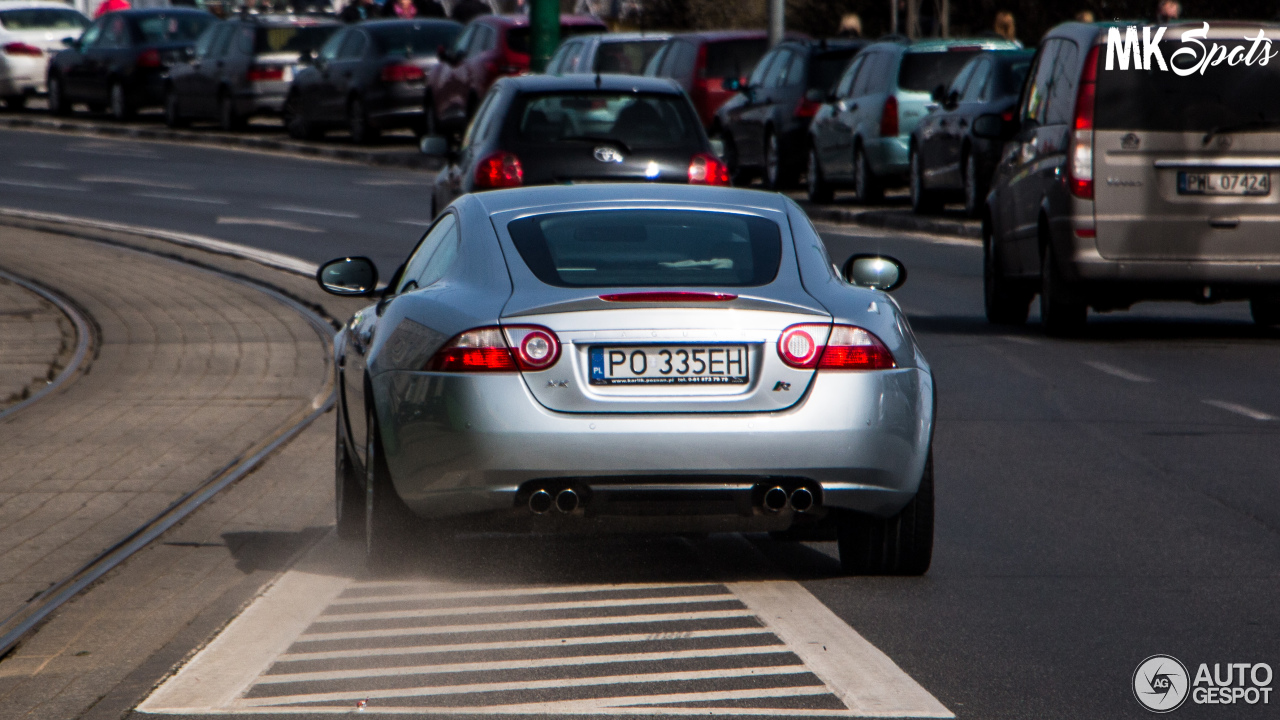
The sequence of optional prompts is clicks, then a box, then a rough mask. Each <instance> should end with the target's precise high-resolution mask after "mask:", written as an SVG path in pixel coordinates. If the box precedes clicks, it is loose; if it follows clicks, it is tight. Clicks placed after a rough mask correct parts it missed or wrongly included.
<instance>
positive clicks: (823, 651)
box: [138, 541, 952, 717]
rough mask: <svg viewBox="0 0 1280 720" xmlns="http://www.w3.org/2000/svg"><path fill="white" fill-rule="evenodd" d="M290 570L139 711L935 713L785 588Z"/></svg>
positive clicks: (782, 584) (892, 671) (915, 688)
mask: <svg viewBox="0 0 1280 720" xmlns="http://www.w3.org/2000/svg"><path fill="white" fill-rule="evenodd" d="M326 548H327V550H326ZM342 551H343V548H342V547H341V544H340V543H337V542H336V541H326V542H325V543H322V544H321V546H319V547H318V548H317V549H316V550H315V551H313V552H312V555H316V554H317V553H324V552H342ZM305 565H306V562H305V561H304V562H303V563H302V564H301V565H300V566H299V568H297V569H294V570H291V571H289V572H287V573H286V574H285V575H284V576H283V577H282V578H281V579H280V580H279V581H278V582H277V583H276V585H275V586H274V587H272V588H271V589H270V590H269V591H267V592H266V593H265V594H264V595H263V596H261V597H260V598H259V599H258V600H257V601H255V602H254V603H253V604H252V605H251V606H250V607H249V608H248V610H247V611H246V612H245V613H244V614H242V615H241V616H240V617H239V618H237V619H236V620H235V621H234V622H233V623H232V624H231V625H230V626H228V627H227V629H226V630H224V632H223V633H222V634H221V635H220V636H219V637H218V638H217V639H215V640H214V641H213V642H212V643H210V645H209V646H208V647H206V648H205V649H204V650H202V651H201V652H200V653H199V654H197V655H196V656H195V657H194V658H193V659H192V660H191V661H190V662H189V663H188V664H187V665H186V666H185V667H183V668H182V669H181V670H180V671H179V672H178V673H177V674H175V675H174V676H173V677H171V678H170V679H169V680H168V681H167V682H166V683H164V684H163V685H161V686H160V687H159V688H158V689H157V690H156V691H155V692H154V693H153V694H152V696H151V697H149V698H148V699H147V700H146V701H145V702H144V703H143V704H142V705H141V706H140V707H139V708H138V709H139V711H141V712H149V713H181V714H184V715H198V714H219V715H227V714H232V715H235V714H243V715H261V714H277V713H288V714H304V715H305V714H308V713H312V714H315V715H317V716H319V715H328V714H334V713H349V712H366V713H374V712H376V713H387V714H404V713H410V714H424V715H426V714H430V715H459V716H486V715H492V716H496V715H549V714H550V715H610V716H613V715H631V716H652V715H663V716H683V715H719V716H743V717H748V716H795V717H827V716H831V717H857V716H875V717H885V716H895V717H952V715H951V713H950V712H949V711H947V709H946V708H945V707H943V706H942V705H941V704H940V703H938V701H937V700H936V699H934V698H933V697H932V696H931V695H930V694H929V693H928V692H927V691H925V690H924V689H923V688H921V687H920V686H919V685H918V684H916V683H915V682H914V681H912V680H911V679H910V678H909V677H908V676H907V675H906V674H905V673H903V672H902V671H901V670H900V669H898V668H897V666H896V665H894V664H893V662H892V661H891V660H889V659H888V658H887V657H885V656H883V654H882V653H879V651H878V650H876V649H875V648H874V647H872V646H871V645H870V644H869V643H866V641H865V640H863V639H861V637H860V636H858V635H857V633H856V632H854V631H853V630H852V629H851V628H848V626H847V625H845V624H844V623H843V622H841V621H839V619H838V618H836V617H835V616H834V615H832V614H831V613H830V611H827V610H826V608H825V607H823V606H822V605H821V604H820V603H818V601H817V600H816V599H814V598H813V597H812V596H811V595H809V594H808V593H807V592H806V591H805V590H804V589H803V588H802V587H801V586H799V585H798V584H796V583H794V582H790V581H755V582H751V581H748V582H721V581H717V580H715V579H709V580H705V581H699V580H692V581H675V582H649V583H603V584H602V583H596V584H571V583H569V584H521V585H514V586H512V585H495V586H488V585H485V586H467V585H465V584H460V583H458V582H457V580H456V579H433V578H430V577H426V578H412V579H403V580H397V579H392V580H375V579H367V578H361V577H359V576H358V574H354V573H353V574H349V575H347V576H343V575H341V574H337V573H317V572H310V571H308V570H307V569H306V568H305V567H304V566H305ZM823 612H825V613H826V615H827V616H829V617H821V615H822V613H823ZM797 613H798V614H797ZM832 621H834V624H833V622H832Z"/></svg>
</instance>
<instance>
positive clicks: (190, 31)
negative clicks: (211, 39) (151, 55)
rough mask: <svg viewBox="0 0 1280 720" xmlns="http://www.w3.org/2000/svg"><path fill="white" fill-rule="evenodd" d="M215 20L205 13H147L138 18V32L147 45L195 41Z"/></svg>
mask: <svg viewBox="0 0 1280 720" xmlns="http://www.w3.org/2000/svg"><path fill="white" fill-rule="evenodd" d="M213 22H214V17H213V16H212V15H206V14H205V13H192V12H186V13H180V14H179V13H175V14H173V15H146V16H144V17H140V18H138V19H137V21H136V23H137V28H138V32H139V33H141V34H142V42H143V44H145V45H161V44H164V43H177V42H194V41H195V39H196V38H197V37H199V36H200V33H202V32H204V29H205V28H207V27H209V25H210V24H212V23H213Z"/></svg>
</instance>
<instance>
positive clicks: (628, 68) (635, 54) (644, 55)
mask: <svg viewBox="0 0 1280 720" xmlns="http://www.w3.org/2000/svg"><path fill="white" fill-rule="evenodd" d="M662 43H663V41H662V40H629V41H626V42H605V43H600V48H599V49H598V50H596V66H595V67H593V68H591V69H592V70H594V71H596V72H599V73H619V74H622V75H639V74H640V73H642V72H644V66H645V65H647V64H648V63H649V58H651V57H653V54H654V53H656V52H658V48H660V47H662Z"/></svg>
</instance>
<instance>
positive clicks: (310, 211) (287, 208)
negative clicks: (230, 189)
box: [262, 205, 360, 220]
mask: <svg viewBox="0 0 1280 720" xmlns="http://www.w3.org/2000/svg"><path fill="white" fill-rule="evenodd" d="M262 209H263V210H279V211H280V212H291V213H300V214H302V215H323V216H324V217H336V218H348V219H351V220H355V219H357V218H359V217H360V216H359V215H357V214H355V213H350V212H341V211H338V210H321V209H319V208H309V207H302V206H300V205H263V206H262Z"/></svg>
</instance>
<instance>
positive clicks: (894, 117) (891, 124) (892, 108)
mask: <svg viewBox="0 0 1280 720" xmlns="http://www.w3.org/2000/svg"><path fill="white" fill-rule="evenodd" d="M897 135H898V98H896V97H894V96H892V95H890V96H889V97H887V98H885V101H884V110H883V111H882V112H881V113H880V137H882V138H887V137H897Z"/></svg>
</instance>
